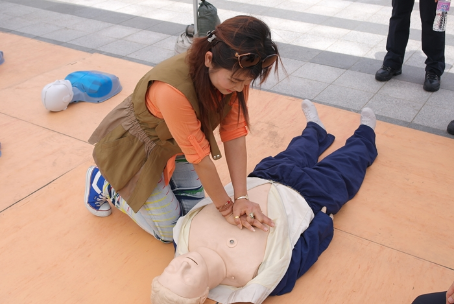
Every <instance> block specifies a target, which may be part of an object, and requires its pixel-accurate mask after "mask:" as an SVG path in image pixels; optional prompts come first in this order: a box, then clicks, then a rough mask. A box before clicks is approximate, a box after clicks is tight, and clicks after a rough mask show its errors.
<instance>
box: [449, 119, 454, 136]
mask: <svg viewBox="0 0 454 304" xmlns="http://www.w3.org/2000/svg"><path fill="white" fill-rule="evenodd" d="M448 133H449V134H451V135H454V120H453V121H451V122H450V123H449V125H448Z"/></svg>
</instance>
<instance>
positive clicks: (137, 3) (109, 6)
mask: <svg viewBox="0 0 454 304" xmlns="http://www.w3.org/2000/svg"><path fill="white" fill-rule="evenodd" d="M210 2H211V3H212V4H214V5H215V6H216V7H217V8H218V14H219V17H220V19H221V20H225V19H227V18H229V17H233V16H235V15H239V14H250V15H253V16H256V17H258V18H260V19H262V20H263V21H265V22H266V23H267V24H268V25H269V26H270V28H271V30H272V34H273V39H274V40H275V41H277V42H278V46H279V50H280V53H281V55H282V59H283V62H284V66H285V68H286V71H287V74H282V73H281V74H280V75H279V77H272V78H271V79H270V80H269V81H268V82H267V83H266V84H265V85H263V86H262V90H268V91H272V92H277V93H279V94H284V95H289V96H295V97H298V98H309V99H312V100H313V101H315V102H319V103H323V104H327V105H331V106H334V107H339V108H343V109H347V110H351V111H355V112H358V111H359V110H360V109H361V108H362V107H365V106H368V107H371V108H373V109H374V110H375V112H376V113H377V114H378V118H379V119H380V120H383V121H387V122H391V123H395V124H398V125H403V126H407V127H410V128H414V129H418V130H423V131H426V132H430V133H433V134H439V135H442V136H447V137H452V136H450V135H449V134H447V133H446V126H447V124H448V123H449V122H450V121H451V120H453V119H454V107H453V103H454V68H453V65H454V27H450V26H449V24H448V29H447V32H446V54H445V55H446V71H445V74H444V75H443V77H442V85H441V89H440V91H438V92H435V93H428V92H425V91H424V90H423V89H422V83H423V80H424V60H425V55H424V54H423V53H422V51H421V42H420V36H421V25H420V19H419V12H418V10H419V8H418V3H416V5H415V8H414V13H413V15H412V23H411V24H412V25H411V33H410V41H409V43H408V47H407V53H406V57H405V64H404V67H403V74H402V75H400V76H397V77H395V78H393V79H392V80H390V81H389V82H387V83H381V82H377V81H376V80H375V79H374V76H373V75H374V74H375V71H376V70H377V69H378V68H379V67H380V66H381V63H382V60H383V57H384V55H385V51H386V50H385V45H386V35H387V31H388V20H389V17H390V14H391V7H390V5H391V4H390V1H388V0H357V1H341V0H293V1H289V0H249V1H246V0H230V1H228V0H211V1H210ZM192 5H193V4H192V1H191V0H173V1H170V0H58V1H56V0H54V1H50V0H0V31H3V32H11V33H14V34H17V35H22V36H26V37H30V38H34V39H38V40H42V41H46V42H50V43H54V44H59V45H63V46H66V47H70V48H74V49H77V50H82V51H87V52H92V53H94V52H97V53H102V54H106V55H109V56H114V57H118V58H122V59H126V60H131V61H135V62H140V63H143V64H147V65H150V66H154V65H156V64H157V63H159V62H161V61H162V60H164V59H166V58H168V57H170V56H172V55H173V54H174V44H175V41H176V39H177V35H178V34H179V33H181V32H183V31H184V29H185V27H186V25H187V24H190V23H193V7H192ZM452 18H454V17H452ZM0 50H1V41H0ZM5 59H6V60H8V54H5ZM453 138H454V137H453Z"/></svg>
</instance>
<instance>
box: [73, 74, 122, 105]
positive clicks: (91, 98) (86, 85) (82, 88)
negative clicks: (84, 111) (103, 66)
mask: <svg viewBox="0 0 454 304" xmlns="http://www.w3.org/2000/svg"><path fill="white" fill-rule="evenodd" d="M65 80H68V81H69V82H71V85H72V89H73V92H74V96H73V98H72V100H71V102H78V101H87V102H92V103H99V102H103V101H105V100H107V99H109V98H111V97H113V96H115V95H117V94H118V93H119V92H120V91H121V90H122V87H121V84H120V80H119V79H118V77H117V76H115V75H112V74H108V73H104V72H99V71H77V72H73V73H71V74H69V75H68V76H66V78H65Z"/></svg>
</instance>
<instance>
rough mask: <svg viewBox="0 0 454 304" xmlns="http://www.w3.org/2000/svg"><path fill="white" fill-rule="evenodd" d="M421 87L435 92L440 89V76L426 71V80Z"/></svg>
mask: <svg viewBox="0 0 454 304" xmlns="http://www.w3.org/2000/svg"><path fill="white" fill-rule="evenodd" d="M423 89H424V90H426V91H427V92H436V91H438V89H440V76H438V75H436V74H434V73H432V72H426V80H424V85H423Z"/></svg>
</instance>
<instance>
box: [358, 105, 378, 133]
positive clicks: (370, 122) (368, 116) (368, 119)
mask: <svg viewBox="0 0 454 304" xmlns="http://www.w3.org/2000/svg"><path fill="white" fill-rule="evenodd" d="M376 123H377V118H376V117H375V114H374V111H372V109H371V108H364V109H362V110H361V124H362V125H366V126H369V127H371V128H372V130H375V124H376Z"/></svg>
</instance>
